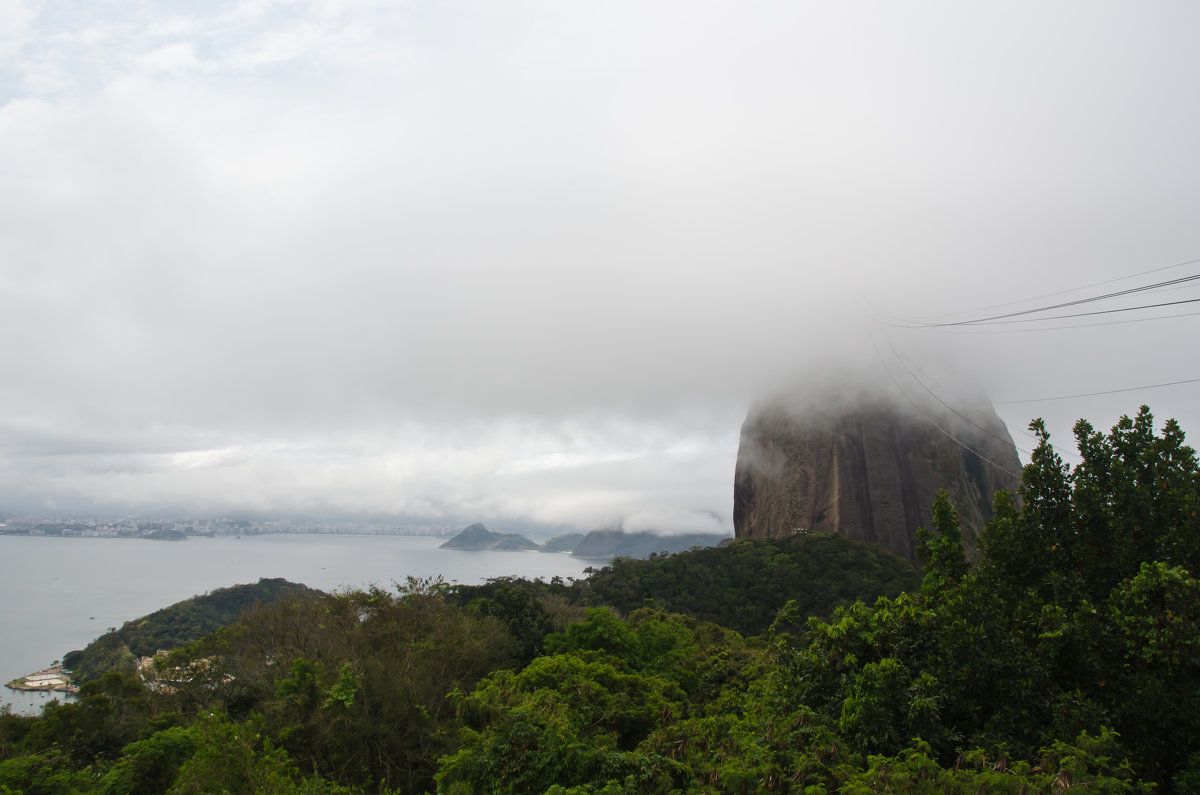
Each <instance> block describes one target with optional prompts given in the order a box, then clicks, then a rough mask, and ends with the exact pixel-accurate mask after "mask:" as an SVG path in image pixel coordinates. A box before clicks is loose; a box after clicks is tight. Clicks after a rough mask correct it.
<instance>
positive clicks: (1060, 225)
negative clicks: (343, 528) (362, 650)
mask: <svg viewBox="0 0 1200 795" xmlns="http://www.w3.org/2000/svg"><path fill="white" fill-rule="evenodd" d="M1197 29H1200V8H1197V6H1195V4H1193V3H1188V2H1177V3H1159V4H1155V5H1153V6H1138V5H1130V4H1117V3H1099V4H1097V3H1093V2H1088V3H1083V2H1067V3H1056V4H1053V5H1052V6H1046V5H1045V4H1038V3H1023V2H1017V3H1013V2H1006V3H980V4H971V5H970V6H969V7H957V6H947V5H946V4H934V3H916V4H905V5H904V6H895V5H893V4H887V3H882V2H880V3H850V4H837V5H836V6H834V5H830V4H816V3H784V2H752V3H748V4H737V5H733V4H719V3H707V2H700V3H691V2H689V3H683V2H666V3H661V4H653V5H652V6H646V5H645V4H638V3H626V2H615V3H604V4H587V3H578V2H562V3H542V2H515V3H505V4H503V5H499V6H497V5H494V4H488V3H480V2H464V3H456V4H451V5H447V4H436V3H429V2H416V3H405V4H395V3H385V2H378V3H375V2H369V1H364V2H346V3H336V2H319V1H314V2H289V3H283V2H270V0H255V1H253V2H250V1H247V2H229V3H223V4H220V5H217V6H214V7H212V8H198V7H193V6H192V5H191V4H186V3H156V4H150V5H130V4H118V5H116V6H109V5H102V6H96V5H94V4H86V3H56V4H52V5H48V4H39V3H33V2H19V1H16V2H7V3H4V4H2V5H0V63H2V65H3V68H0V103H2V104H0V173H3V174H4V178H3V180H2V181H0V329H2V330H3V333H4V337H5V339H6V340H7V344H6V345H5V346H4V348H3V353H2V354H0V356H2V360H0V364H2V367H3V374H4V377H3V380H2V381H0V511H11V512H16V513H37V512H43V513H44V512H47V510H48V509H47V507H46V506H47V505H49V504H53V505H55V506H56V507H57V509H58V510H59V511H68V510H87V511H109V512H118V513H119V512H137V511H143V510H152V509H158V508H172V509H178V510H180V511H193V512H197V513H209V514H212V513H221V512H228V511H235V510H256V511H265V512H270V511H290V512H303V511H333V510H336V511H346V512H363V513H371V514H384V515H389V514H391V515H396V516H410V517H433V518H437V517H451V518H454V519H458V518H462V519H463V520H468V519H469V520H471V521H474V520H476V519H482V520H485V521H487V520H488V519H490V518H495V519H500V520H505V521H509V522H512V521H519V520H527V521H530V522H544V523H551V524H566V525H573V526H578V527H581V528H583V529H589V528H591V527H599V526H614V525H621V524H624V525H626V526H628V527H630V528H631V529H647V528H650V527H655V528H659V529H664V530H678V531H685V530H686V531H695V530H710V529H718V530H720V529H724V530H729V529H730V528H731V521H730V511H731V500H732V481H733V477H732V476H733V466H734V459H735V455H736V449H737V439H738V429H739V426H740V423H741V421H742V419H743V417H744V416H745V413H746V410H747V408H748V407H749V406H750V405H751V404H752V403H753V402H754V401H755V400H757V399H760V398H761V397H762V396H763V395H768V394H776V393H778V392H779V391H780V390H781V389H784V388H786V387H787V386H788V385H791V384H798V383H802V384H812V383H814V382H820V381H822V379H825V378H827V377H828V376H827V374H828V373H829V372H830V371H831V368H834V367H846V366H851V367H853V368H855V369H856V370H858V371H860V372H861V373H863V377H864V378H865V379H867V380H875V381H877V382H878V383H879V384H881V385H883V388H884V389H892V388H898V387H897V380H899V381H901V382H903V383H906V384H908V388H910V389H911V388H912V382H911V381H910V380H909V381H905V380H904V373H903V372H902V371H904V370H908V369H911V368H916V369H917V370H919V371H920V372H922V373H926V374H927V375H929V376H931V377H930V379H929V381H928V382H927V383H937V384H944V385H947V386H946V388H947V391H949V389H950V385H951V384H954V385H969V386H970V387H971V389H972V390H974V391H975V392H977V393H979V394H984V395H987V396H988V397H990V399H992V400H994V401H997V409H998V411H999V413H1000V415H1001V416H1002V418H1003V419H1004V420H1005V421H1006V422H1007V423H1008V425H1009V428H1010V430H1012V431H1013V434H1014V438H1015V439H1016V441H1017V444H1018V446H1019V447H1026V448H1027V446H1028V440H1027V439H1024V440H1023V439H1022V437H1021V436H1020V430H1021V429H1023V428H1024V427H1025V425H1026V424H1027V423H1028V421H1029V420H1030V419H1031V418H1033V417H1035V416H1045V417H1046V418H1047V420H1048V421H1049V423H1050V427H1051V430H1052V432H1053V433H1054V435H1055V438H1056V440H1060V439H1061V440H1064V441H1065V440H1069V429H1070V426H1071V424H1072V423H1073V421H1074V420H1075V419H1077V418H1079V417H1087V418H1089V419H1091V420H1092V421H1093V422H1094V423H1095V424H1096V425H1097V426H1099V427H1108V426H1110V425H1111V424H1112V423H1113V422H1115V421H1116V419H1117V418H1118V417H1119V416H1120V415H1121V414H1122V413H1130V412H1133V411H1136V409H1137V406H1138V405H1140V404H1141V403H1149V404H1150V405H1151V406H1152V407H1153V408H1154V410H1155V412H1156V414H1157V415H1158V416H1159V417H1160V418H1163V419H1165V418H1166V417H1168V416H1175V417H1178V418H1179V419H1180V421H1181V422H1182V423H1183V425H1184V428H1185V430H1189V429H1192V428H1198V427H1200V410H1198V409H1197V406H1198V405H1200V401H1198V400H1197V397H1198V392H1197V389H1198V385H1197V384H1196V383H1191V384H1181V385H1176V386H1173V387H1160V388H1154V389H1146V388H1143V387H1147V386H1149V385H1155V384H1163V383H1167V382H1174V381H1185V380H1190V379H1196V378H1200V362H1198V361H1197V359H1198V358H1200V356H1198V354H1197V350H1196V346H1195V344H1194V343H1193V340H1195V339H1196V338H1197V318H1196V316H1195V315H1194V314H1189V312H1191V311H1192V310H1191V309H1190V308H1189V306H1194V304H1191V305H1189V304H1179V305H1176V306H1173V307H1164V308H1158V309H1153V310H1139V311H1136V312H1135V311H1131V312H1125V313H1122V314H1119V315H1118V314H1114V315H1108V316H1093V317H1089V318H1073V319H1063V320H1047V321H1037V322H1023V323H1013V324H1007V325H1001V324H991V325H988V324H978V325H970V326H937V325H928V324H929V323H930V322H939V321H937V320H936V319H938V318H941V319H943V320H944V319H945V317H946V316H948V315H951V314H954V313H959V314H955V317H956V318H959V319H961V318H964V317H965V318H982V317H988V316H990V315H994V314H997V313H998V312H1007V311H1009V310H1008V309H999V310H996V309H989V307H995V306H998V305H1007V304H1009V303H1010V302H1024V303H1021V304H1019V305H1014V306H1017V308H1024V307H1034V306H1040V305H1050V304H1054V303H1059V302H1061V301H1064V300H1072V299H1075V298H1083V297H1087V296H1089V295H1094V294H1099V293H1101V292H1107V291H1111V290H1113V289H1119V288H1120V287H1129V286H1137V285H1140V284H1148V283H1151V282H1152V281H1155V280H1159V279H1165V278H1171V277H1182V276H1187V275H1192V274H1196V273H1198V272H1200V266H1198V265H1197V264H1196V263H1195V262H1192V263H1191V264H1187V265H1180V266H1179V267H1177V268H1174V269H1169V270H1164V271H1161V272H1159V273H1155V274H1147V273H1146V272H1148V271H1151V270H1154V269H1160V268H1169V267H1170V266H1175V265H1178V264H1180V263H1186V262H1189V261H1192V260H1195V259H1196V258H1197V257H1200V225H1197V223H1196V219H1197V218H1198V217H1200V148H1197V147H1196V146H1195V142H1196V141H1197V140H1200V105H1198V104H1197V103H1196V102H1195V98H1194V91H1195V89H1194V86H1193V85H1192V83H1193V82H1194V81H1193V80H1192V79H1191V78H1192V76H1194V75H1196V74H1200V51H1198V50H1197V48H1196V47H1195V46H1194V41H1193V39H1194V36H1193V33H1194V31H1195V30H1197ZM1122 277H1130V278H1128V279H1125V280H1124V281H1120V282H1114V283H1110V284H1106V285H1103V286H1096V287H1091V285H1100V283H1103V282H1108V281H1109V280H1116V279H1121V278H1122ZM1081 288H1082V289H1081ZM1063 291H1070V292H1069V293H1064V295H1058V294H1059V293H1060V292H1063ZM1196 295H1197V292H1196V290H1195V288H1194V287H1192V286H1191V283H1184V284H1181V285H1177V286H1174V287H1173V288H1172V289H1171V290H1169V291H1156V292H1155V293H1153V294H1147V295H1138V296H1133V297H1131V298H1127V299H1125V300H1126V303H1127V305H1137V304H1148V303H1156V302H1160V301H1162V302H1167V301H1180V300H1191V299H1192V298H1194V297H1195V296H1196ZM1045 296H1053V297H1045ZM1110 306H1112V304H1106V305H1105V306H1104V307H1103V308H1105V309H1108V308H1109V307H1110ZM1084 308H1085V309H1086V308H1097V309H1099V308H1101V307H1100V306H1098V305H1086V306H1085V307H1084ZM1172 314H1179V315H1181V316H1180V317H1171V318H1165V319H1151V318H1152V317H1155V316H1158V317H1160V318H1161V316H1165V315H1172ZM1133 320H1136V321H1137V322H1126V321H1133ZM1101 323H1104V324H1106V325H1101ZM1063 326H1070V328H1063ZM922 380H925V379H922ZM954 388H955V389H957V388H958V386H955V387H954ZM1114 390H1128V391H1121V392H1115V393H1114V392H1113V391H1114ZM1101 392H1105V393H1109V394H1103V395H1096V396H1093V397H1073V398H1070V399H1059V398H1066V397H1067V396H1074V395H1085V394H1090V393H1101ZM1043 398H1055V399H1054V400H1049V401H1046V400H1039V401H1038V402H1024V401H1030V400H1031V399H1043ZM1015 401H1022V402H1015ZM1067 446H1068V448H1069V445H1067Z"/></svg>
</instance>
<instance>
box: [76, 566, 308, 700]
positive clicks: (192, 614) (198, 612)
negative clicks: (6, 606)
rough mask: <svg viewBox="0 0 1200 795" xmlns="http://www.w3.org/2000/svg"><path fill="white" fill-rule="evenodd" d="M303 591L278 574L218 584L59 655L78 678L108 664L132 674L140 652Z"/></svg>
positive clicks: (195, 635)
mask: <svg viewBox="0 0 1200 795" xmlns="http://www.w3.org/2000/svg"><path fill="white" fill-rule="evenodd" d="M302 593H315V591H313V590H312V589H311V588H309V587H307V586H305V585H299V584H297V583H293V582H288V581H287V580H283V579H278V578H275V579H261V580H259V581H258V582H257V583H253V584H249V585H234V586H231V587H229V588H218V589H217V590H215V591H213V592H212V593H208V594H204V595H202V596H195V597H192V598H191V599H185V600H184V601H182V602H176V603H175V604H173V605H171V606H170V607H164V608H163V609H162V610H156V611H155V612H153V613H151V614H150V615H148V616H142V617H141V618H139V619H136V620H134V621H127V622H125V624H124V625H122V626H121V627H120V628H119V629H117V628H114V629H113V630H112V631H110V632H107V633H105V634H104V635H101V636H100V637H99V638H97V639H96V640H94V641H92V642H91V643H89V644H88V646H87V648H85V649H82V650H79V651H72V652H68V653H67V654H66V655H65V656H64V657H63V664H64V665H65V666H66V667H67V668H69V669H71V671H72V672H73V673H74V674H75V678H76V680H77V681H80V682H87V681H89V680H91V679H95V678H97V677H99V676H101V675H103V674H104V672H105V671H108V670H110V669H112V668H121V669H122V670H124V671H125V672H126V673H133V671H134V668H135V665H136V661H137V658H139V657H152V656H153V655H155V654H156V653H158V652H159V651H160V650H162V651H171V650H172V649H177V648H179V647H180V646H184V645H186V644H189V643H194V642H196V641H198V640H200V639H201V638H203V637H204V636H205V635H208V634H209V633H211V632H215V631H216V630H218V629H220V628H221V627H224V626H227V625H229V624H232V623H233V622H234V621H236V620H237V618H238V616H240V615H241V614H242V613H244V612H245V611H246V610H247V609H249V608H250V607H252V606H253V605H255V604H258V603H267V602H273V601H275V600H276V599H280V598H282V597H285V596H294V595H296V594H302Z"/></svg>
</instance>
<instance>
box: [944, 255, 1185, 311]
mask: <svg viewBox="0 0 1200 795" xmlns="http://www.w3.org/2000/svg"><path fill="white" fill-rule="evenodd" d="M1197 262H1200V257H1197V258H1196V259H1189V260H1186V261H1184V262H1176V263H1175V264H1174V265H1163V266H1162V267H1159V268H1150V269H1149V270H1144V271H1138V272H1137V273H1131V274H1129V275H1127V276H1117V277H1116V278H1113V279H1104V280H1103V281H1099V282H1092V283H1090V284H1083V285H1080V286H1078V287H1070V288H1067V289H1066V290H1056V291H1054V292H1052V293H1043V294H1041V295H1034V296H1030V297H1029V298H1021V299H1019V300H1017V301H1005V302H1004V303H1001V304H990V305H988V306H981V307H976V308H975V309H970V310H965V311H960V312H947V313H946V314H944V315H938V316H935V318H936V317H943V318H948V317H954V316H955V315H969V314H974V313H976V312H989V311H991V310H993V309H1003V308H1004V307H1006V306H1017V305H1018V304H1027V303H1029V302H1030V301H1040V300H1042V299H1043V298H1054V297H1056V296H1059V295H1067V294H1068V293H1077V292H1079V291H1080V290H1090V289H1091V288H1093V287H1103V286H1104V285H1106V284H1116V283H1117V282H1123V281H1128V280H1129V279H1136V278H1137V277H1139V276H1148V275H1150V274H1151V273H1161V272H1162V271H1169V270H1173V269H1175V268H1182V267H1184V266H1186V265H1194V264H1196V263H1197ZM935 318H930V320H934V319H935Z"/></svg>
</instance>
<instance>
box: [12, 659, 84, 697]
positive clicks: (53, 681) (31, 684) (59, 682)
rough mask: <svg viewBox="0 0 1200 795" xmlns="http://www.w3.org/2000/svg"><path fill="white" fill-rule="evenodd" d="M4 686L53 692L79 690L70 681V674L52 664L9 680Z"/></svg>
mask: <svg viewBox="0 0 1200 795" xmlns="http://www.w3.org/2000/svg"><path fill="white" fill-rule="evenodd" d="M4 686H5V687H7V688H11V689H12V690H44V691H52V692H55V693H78V692H79V688H78V687H77V686H76V685H74V684H72V683H71V674H70V673H69V672H68V671H67V670H66V669H64V668H63V667H62V666H61V665H53V666H51V667H49V668H47V669H45V670H43V671H37V672H35V673H31V674H29V675H27V676H22V677H19V678H17V679H14V680H12V681H11V682H5V684H4Z"/></svg>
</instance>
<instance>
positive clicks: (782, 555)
mask: <svg viewBox="0 0 1200 795" xmlns="http://www.w3.org/2000/svg"><path fill="white" fill-rule="evenodd" d="M919 582H920V574H919V572H918V571H917V570H916V568H914V567H913V565H912V564H911V563H909V562H908V561H906V560H904V559H903V558H900V557H897V556H895V555H893V554H891V553H890V552H888V551H887V550H885V549H883V548H882V547H879V546H877V545H875V544H868V543H866V542H863V541H855V540H853V539H849V538H844V537H842V536H838V535H832V534H829V533H799V534H796V535H792V536H789V537H787V538H769V539H761V540H753V539H743V540H740V541H734V542H732V543H730V544H726V545H724V546H721V547H708V548H697V549H693V550H690V551H688V552H682V553H679V554H677V555H668V556H662V557H660V556H651V557H650V558H648V559H646V560H637V559H634V558H619V559H617V560H615V561H613V563H612V565H610V566H607V567H605V568H603V569H600V570H599V571H594V572H592V573H591V576H589V577H588V578H587V580H586V581H585V582H584V583H582V586H581V590H583V591H584V592H585V593H586V594H588V596H587V597H586V598H589V599H590V600H591V601H592V602H594V603H596V604H603V605H611V606H612V607H615V608H617V609H618V610H621V611H625V612H631V611H633V610H636V609H637V608H639V607H644V606H646V605H653V606H657V607H661V608H663V609H665V610H669V611H673V612H678V613H685V614H687V615H691V616H695V617H696V618H699V619H701V620H703V621H711V622H713V623H716V624H720V625H722V626H725V627H729V628H730V629H735V630H737V631H738V632H740V633H742V634H743V635H758V634H760V633H762V632H765V631H767V629H768V628H769V627H770V626H771V622H772V621H773V620H774V618H775V614H776V613H778V612H779V610H780V608H782V607H783V606H784V605H785V604H787V603H788V601H789V600H790V601H792V602H794V603H795V605H796V609H798V610H799V611H800V613H802V614H803V615H804V616H821V617H827V616H828V615H829V614H830V613H831V612H832V611H833V609H834V608H836V607H839V606H841V605H848V604H851V603H853V602H855V601H857V600H864V601H868V602H869V601H874V600H875V598H876V597H878V596H895V595H896V594H898V593H900V592H901V591H904V590H908V589H911V588H915V587H916V586H917V584H918V583H919Z"/></svg>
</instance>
